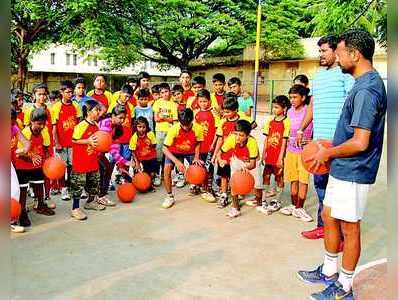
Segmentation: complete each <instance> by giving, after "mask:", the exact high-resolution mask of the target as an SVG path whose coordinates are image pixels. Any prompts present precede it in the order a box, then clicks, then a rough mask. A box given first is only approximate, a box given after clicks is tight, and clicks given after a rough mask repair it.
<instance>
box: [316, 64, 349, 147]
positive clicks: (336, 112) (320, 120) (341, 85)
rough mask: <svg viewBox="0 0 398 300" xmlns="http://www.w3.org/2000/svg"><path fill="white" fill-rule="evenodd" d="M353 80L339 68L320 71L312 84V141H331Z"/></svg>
mask: <svg viewBox="0 0 398 300" xmlns="http://www.w3.org/2000/svg"><path fill="white" fill-rule="evenodd" d="M353 84H354V78H353V77H352V76H351V75H349V74H344V73H343V72H342V71H341V69H340V67H334V68H331V69H321V70H320V71H318V72H317V73H316V74H315V76H314V80H313V83H312V96H313V105H314V109H313V123H314V140H319V139H327V140H332V139H333V135H334V132H335V130H336V125H337V121H338V120H339V117H340V113H341V108H342V107H343V104H344V101H345V99H346V96H347V94H348V92H349V91H350V90H351V88H352V85H353Z"/></svg>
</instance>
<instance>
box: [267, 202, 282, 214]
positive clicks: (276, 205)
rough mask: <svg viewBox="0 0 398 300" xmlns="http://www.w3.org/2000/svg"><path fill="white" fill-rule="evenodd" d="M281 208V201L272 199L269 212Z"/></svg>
mask: <svg viewBox="0 0 398 300" xmlns="http://www.w3.org/2000/svg"><path fill="white" fill-rule="evenodd" d="M280 209H281V203H280V202H279V201H276V200H272V201H271V202H270V203H269V205H268V210H269V212H271V213H273V212H276V211H278V210H280Z"/></svg>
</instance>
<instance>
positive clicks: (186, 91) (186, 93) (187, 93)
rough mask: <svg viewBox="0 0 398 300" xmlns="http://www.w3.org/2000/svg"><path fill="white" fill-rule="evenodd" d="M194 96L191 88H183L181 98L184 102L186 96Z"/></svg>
mask: <svg viewBox="0 0 398 300" xmlns="http://www.w3.org/2000/svg"><path fill="white" fill-rule="evenodd" d="M193 96H195V94H194V92H192V90H191V89H189V90H185V91H184V93H182V99H184V101H185V102H186V101H187V100H188V98H190V97H193Z"/></svg>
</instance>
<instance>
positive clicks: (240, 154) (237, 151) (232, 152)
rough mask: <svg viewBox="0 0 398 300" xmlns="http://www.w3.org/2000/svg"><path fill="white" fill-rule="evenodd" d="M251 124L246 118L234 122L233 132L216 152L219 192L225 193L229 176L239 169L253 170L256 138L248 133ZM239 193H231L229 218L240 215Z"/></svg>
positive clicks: (256, 147)
mask: <svg viewBox="0 0 398 300" xmlns="http://www.w3.org/2000/svg"><path fill="white" fill-rule="evenodd" d="M250 132H251V124H250V122H248V121H246V120H239V121H237V122H236V129H235V132H234V134H231V135H229V136H228V137H227V138H226V139H225V141H224V142H223V145H222V147H221V152H219V153H218V154H217V161H218V165H219V175H220V176H221V181H222V184H221V192H222V193H223V194H226V193H227V186H228V181H229V179H230V176H231V175H232V174H233V173H234V172H235V171H238V170H239V169H242V170H253V169H254V168H255V167H256V160H257V158H258V146H257V142H256V139H255V138H254V137H252V136H251V135H250ZM238 196H239V195H232V208H231V210H230V212H229V213H228V214H227V216H228V217H230V218H236V217H238V216H240V206H239V200H238ZM224 207H225V206H224Z"/></svg>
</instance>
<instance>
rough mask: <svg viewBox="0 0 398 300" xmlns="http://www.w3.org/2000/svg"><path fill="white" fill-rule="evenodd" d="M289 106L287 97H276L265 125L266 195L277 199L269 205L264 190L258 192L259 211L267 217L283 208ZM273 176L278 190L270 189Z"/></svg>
mask: <svg viewBox="0 0 398 300" xmlns="http://www.w3.org/2000/svg"><path fill="white" fill-rule="evenodd" d="M289 106H290V102H289V99H288V98H287V97H286V96H284V95H281V96H276V97H275V99H274V100H272V116H270V117H269V118H268V119H267V121H266V122H265V125H264V130H263V134H264V135H265V140H264V149H263V155H262V161H263V163H264V172H263V183H264V194H265V197H266V198H271V197H275V196H276V199H274V200H271V201H270V203H269V204H268V202H267V201H266V200H264V201H262V195H263V194H262V190H256V196H257V200H258V202H257V210H258V211H259V212H262V213H264V214H267V215H268V214H271V213H272V212H275V211H277V210H279V209H280V208H281V204H280V199H278V198H279V196H280V194H281V193H282V191H283V187H284V181H283V161H284V158H285V153H286V144H287V139H288V138H289V131H290V120H289V118H288V117H286V111H287V109H288V108H289ZM271 175H273V176H274V177H275V182H276V185H277V187H276V190H273V189H270V184H271ZM260 201H262V203H261V202H260Z"/></svg>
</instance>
